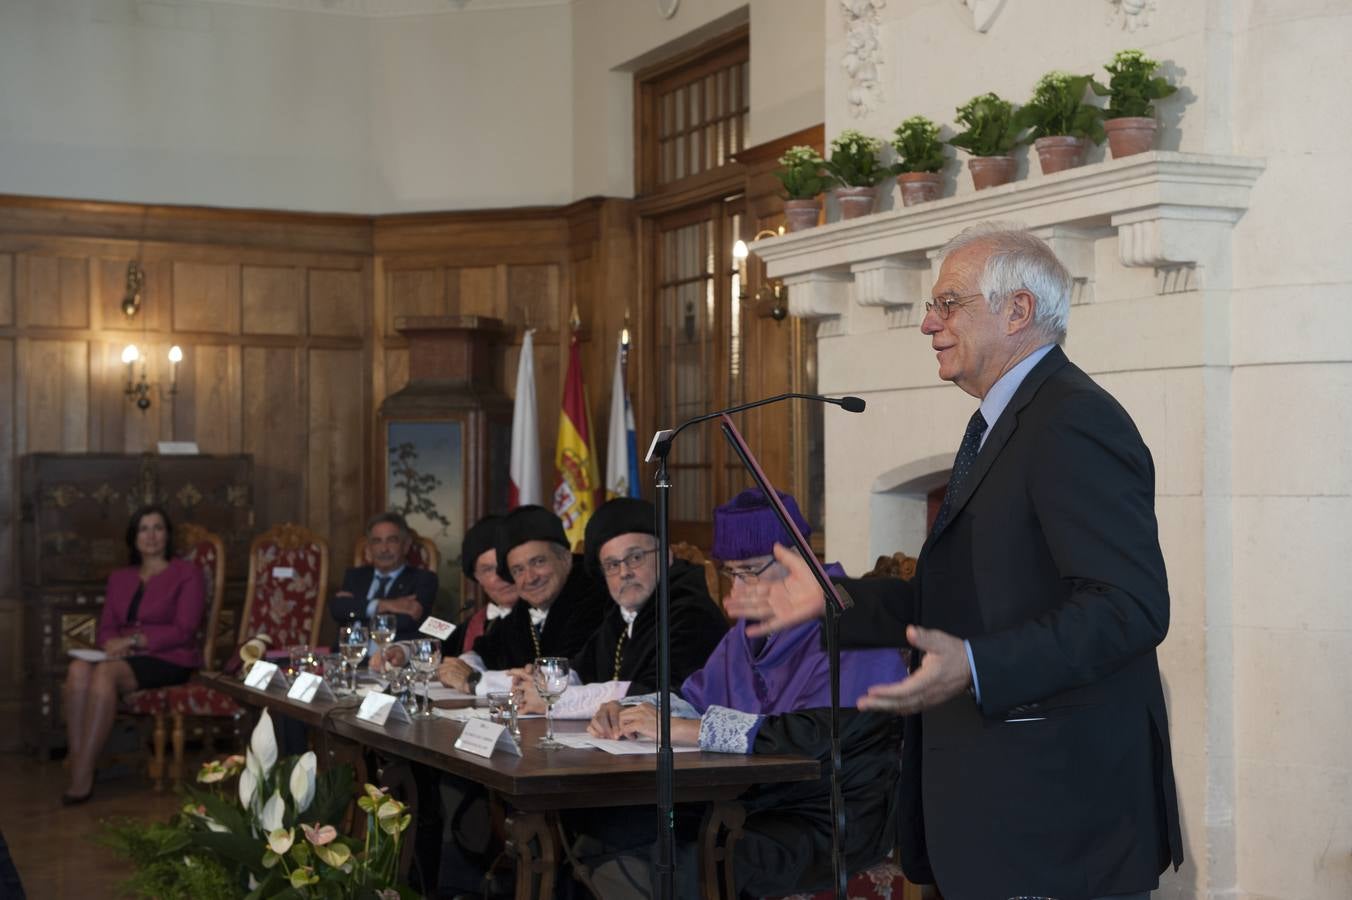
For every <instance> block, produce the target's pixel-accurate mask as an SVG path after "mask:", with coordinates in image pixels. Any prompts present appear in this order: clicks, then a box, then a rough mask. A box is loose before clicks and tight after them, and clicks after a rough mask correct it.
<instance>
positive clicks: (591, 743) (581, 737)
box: [554, 732, 699, 756]
mask: <svg viewBox="0 0 1352 900" xmlns="http://www.w3.org/2000/svg"><path fill="white" fill-rule="evenodd" d="M554 740H556V741H558V742H559V743H560V744H563V745H564V746H565V747H572V748H573V749H574V750H604V751H606V752H607V753H610V754H613V755H615V756H642V755H643V754H645V753H656V752H657V742H656V741H647V740H644V741H631V740H623V741H611V740H606V739H605V738H598V737H592V736H591V735H589V734H583V733H581V732H572V733H570V734H559V733H557V732H556V733H555V734H554ZM671 749H672V751H673V752H675V753H698V752H699V748H698V747H672V748H671Z"/></svg>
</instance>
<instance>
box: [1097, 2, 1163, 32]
mask: <svg viewBox="0 0 1352 900" xmlns="http://www.w3.org/2000/svg"><path fill="white" fill-rule="evenodd" d="M1108 5H1109V6H1111V7H1112V10H1111V12H1109V13H1108V21H1109V22H1110V23H1117V22H1120V23H1121V24H1122V28H1123V29H1124V30H1126V31H1135V30H1136V29H1138V28H1145V27H1147V26H1148V25H1149V24H1150V14H1151V13H1152V12H1154V11H1155V0H1108Z"/></svg>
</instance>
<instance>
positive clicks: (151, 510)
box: [61, 506, 206, 806]
mask: <svg viewBox="0 0 1352 900" xmlns="http://www.w3.org/2000/svg"><path fill="white" fill-rule="evenodd" d="M173 546H174V525H173V523H172V522H170V521H169V515H168V514H167V513H166V512H165V511H164V510H163V509H162V508H161V507H159V506H144V507H142V508H141V509H138V510H137V511H136V512H135V513H133V514H132V517H131V521H130V522H129V523H128V524H127V549H128V551H129V554H130V557H131V565H130V566H128V567H127V568H125V569H117V570H116V571H114V572H113V573H112V574H111V575H109V576H108V588H107V591H106V592H105V600H104V604H103V615H102V616H101V617H100V618H99V628H98V633H97V637H96V641H97V643H98V645H99V646H100V647H101V648H103V651H104V652H105V653H106V654H107V659H105V660H103V661H101V662H87V661H85V660H82V659H74V660H71V663H70V669H69V670H68V671H67V674H66V685H65V691H64V694H63V697H64V702H65V711H66V746H67V748H68V750H67V754H68V758H69V760H70V784H69V785H68V786H67V788H66V793H65V794H64V795H63V796H62V798H61V802H62V803H64V804H66V805H68V806H69V805H72V804H75V803H83V802H84V801H86V800H88V799H89V798H90V796H91V795H92V794H93V793H94V762H95V760H96V759H98V756H99V753H100V751H102V750H103V744H104V742H105V741H107V740H108V733H109V732H110V731H111V730H112V727H113V717H114V716H115V715H116V713H117V703H118V698H120V697H121V696H122V695H123V694H127V693H130V692H132V691H137V690H144V689H147V688H156V687H165V686H167V685H171V684H182V683H183V682H185V681H187V680H188V678H189V677H190V676H191V675H192V671H193V669H196V668H199V667H201V665H202V650H201V646H200V642H199V640H198V638H197V629H198V626H199V625H200V624H201V622H202V610H203V608H204V606H205V604H206V596H205V591H204V587H205V585H204V584H203V579H202V572H201V570H199V569H198V568H197V567H196V566H194V565H193V564H192V563H190V562H187V561H186V560H182V559H175V558H173V557H172V555H171V554H172V552H173V549H172V548H173Z"/></svg>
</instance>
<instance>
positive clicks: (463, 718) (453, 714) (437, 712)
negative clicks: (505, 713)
mask: <svg viewBox="0 0 1352 900" xmlns="http://www.w3.org/2000/svg"><path fill="white" fill-rule="evenodd" d="M432 715H434V716H439V717H440V718H443V719H450V720H451V721H452V722H468V721H469V720H471V719H489V718H492V717H491V716H490V715H489V714H488V707H486V706H480V707H477V708H472V707H465V708H463V709H436V708H433V710H432ZM516 718H517V720H518V721H519V720H521V719H543V718H544V713H519V714H517V717H516Z"/></svg>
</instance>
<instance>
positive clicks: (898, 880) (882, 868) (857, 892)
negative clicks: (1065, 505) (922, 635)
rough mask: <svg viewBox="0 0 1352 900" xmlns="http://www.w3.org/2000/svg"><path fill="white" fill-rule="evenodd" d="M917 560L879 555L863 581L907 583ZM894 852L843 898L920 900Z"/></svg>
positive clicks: (850, 885)
mask: <svg viewBox="0 0 1352 900" xmlns="http://www.w3.org/2000/svg"><path fill="white" fill-rule="evenodd" d="M915 564H916V558H915V557H914V556H907V555H906V554H905V553H902V552H901V551H897V552H896V553H893V554H892V555H891V556H880V557H878V561H877V562H875V563H874V564H873V568H872V569H870V570H869V571H867V572H865V573H864V575H863V577H864V578H900V579H902V580H903V581H910V580H911V579H912V578H913V577H914V576H915ZM896 858H897V853H896V851H895V850H893V852H892V853H891V854H890V855H889V857H888V858H887V859H884V860H883V861H882V862H880V863H878V864H876V865H873V866H870V867H869V868H867V869H865V870H864V871H862V872H856V873H854V874H853V875H851V876H850V879H849V881H848V882H846V885H845V895H846V896H847V897H849V898H850V900H875V898H876V900H921V897H922V896H923V894H922V893H921V888H920V885H918V884H912V883H911V882H909V881H907V880H906V876H905V874H903V873H902V871H901V867H900V866H898V865H897V864H896V863H895V862H893V860H894V859H896ZM834 896H835V891H831V890H826V891H817V892H815V893H810V894H793V895H790V896H789V897H783V898H780V900H830V898H832V897H834Z"/></svg>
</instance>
